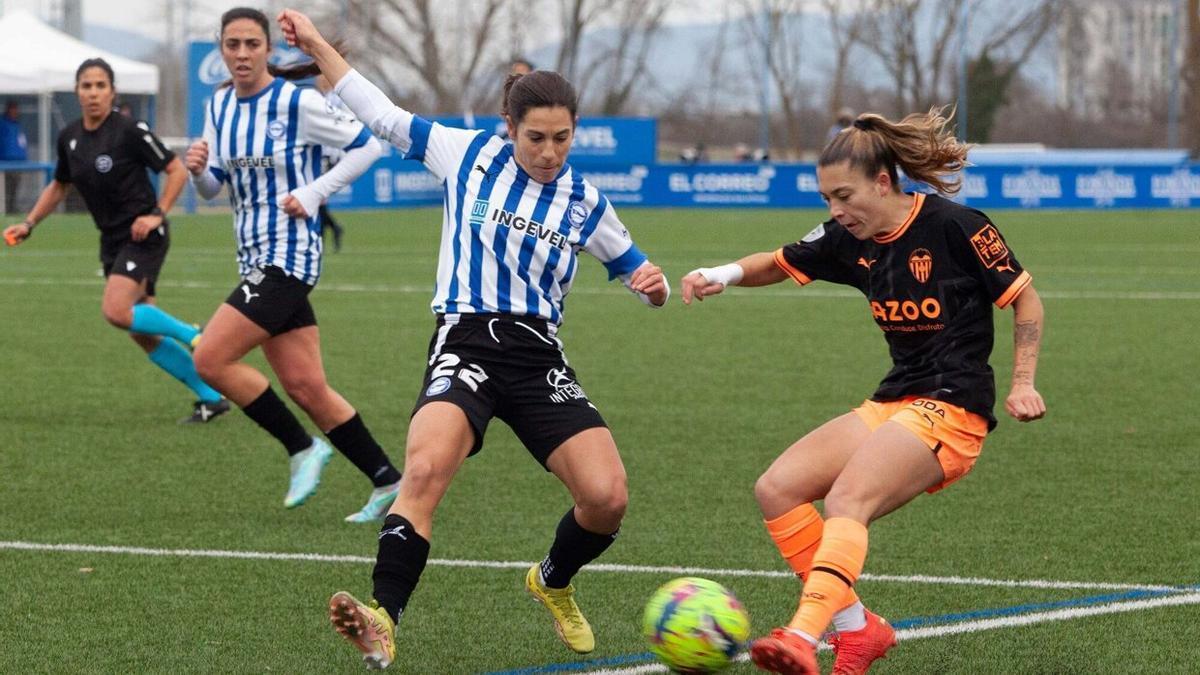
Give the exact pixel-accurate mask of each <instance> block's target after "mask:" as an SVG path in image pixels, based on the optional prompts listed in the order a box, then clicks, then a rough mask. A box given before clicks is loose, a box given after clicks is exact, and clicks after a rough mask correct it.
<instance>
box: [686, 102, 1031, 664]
mask: <svg viewBox="0 0 1200 675" xmlns="http://www.w3.org/2000/svg"><path fill="white" fill-rule="evenodd" d="M947 123H948V120H947V119H946V118H944V117H942V116H941V114H940V111H937V110H934V111H930V112H929V113H926V114H916V115H909V116H908V117H906V118H904V119H903V120H902V121H900V122H892V121H889V120H887V119H884V118H883V117H880V116H879V115H873V114H864V115H860V116H859V117H858V118H857V120H855V122H854V123H853V125H852V126H851V127H849V128H847V129H846V130H845V131H843V132H842V133H840V134H838V135H837V136H836V137H834V139H833V140H832V141H830V143H829V145H827V146H826V147H825V149H824V151H822V153H821V157H820V159H819V160H818V165H817V181H818V185H819V187H820V191H821V196H822V197H823V198H824V199H825V200H826V201H827V202H828V204H829V211H830V215H831V216H832V218H831V219H830V220H829V221H827V222H825V223H823V224H821V225H818V226H817V228H816V229H814V230H813V231H812V232H809V233H808V234H807V235H806V236H805V237H804V238H803V239H801V240H800V241H798V242H796V243H794V244H788V245H786V246H784V247H783V248H781V249H779V250H777V251H775V252H773V253H770V252H767V253H756V254H753V255H750V256H747V257H745V258H742V259H741V260H739V261H737V262H735V263H730V264H727V265H722V266H720V267H716V268H701V269H698V270H695V271H693V272H691V273H689V274H688V275H687V276H685V277H684V278H683V301H684V303H686V304H690V303H691V301H692V299H693V298H695V299H697V300H703V299H704V298H705V297H706V296H710V295H715V294H717V293H720V292H721V291H722V290H724V288H725V287H726V286H729V285H739V286H765V285H767V284H773V283H777V282H780V281H783V280H784V279H787V278H788V277H791V278H792V279H794V280H795V281H796V282H797V283H799V284H801V285H805V284H808V283H810V282H812V281H813V280H816V279H824V280H826V281H831V282H834V283H839V284H846V285H849V286H854V287H855V288H858V289H859V290H860V291H862V292H863V294H864V295H866V296H867V300H868V302H869V305H870V308H871V314H872V316H873V317H874V318H875V322H876V323H877V324H878V325H879V327H880V328H881V329H882V330H883V332H884V338H885V339H886V340H887V343H888V348H889V350H890V352H891V356H892V362H893V367H892V369H891V371H890V372H889V373H888V374H887V376H886V377H885V378H884V379H883V382H882V383H881V384H880V386H879V388H878V389H877V390H876V391H875V393H874V394H872V395H871V397H870V398H869V399H868V400H866V401H864V402H863V404H862V405H861V406H859V407H858V408H855V409H854V411H853V412H850V413H846V414H844V415H842V416H840V417H837V418H835V419H833V420H830V421H829V422H826V423H825V424H823V425H821V426H820V427H818V428H817V429H815V430H813V431H812V432H810V433H809V434H808V435H807V436H805V437H804V438H801V439H800V440H798V441H796V442H795V443H794V444H793V445H792V446H791V447H789V448H788V449H787V450H786V451H784V453H783V454H782V455H780V456H779V457H778V458H777V459H776V460H775V462H774V463H773V464H772V465H771V467H770V468H768V469H767V471H766V473H764V474H763V475H762V476H761V477H760V478H759V479H758V482H757V483H756V484H755V486H754V491H755V496H756V497H757V499H758V503H759V506H760V507H761V509H762V513H763V516H764V519H765V522H766V526H767V531H768V532H769V533H770V535H771V537H772V539H774V540H775V543H776V545H777V546H778V547H779V550H780V552H781V553H782V555H783V557H784V558H786V559H787V561H788V563H789V565H790V566H791V568H792V569H793V570H794V571H795V572H796V574H797V575H799V576H800V578H801V579H803V581H804V591H803V595H802V596H801V601H800V608H799V610H798V611H797V612H796V615H795V617H794V618H793V619H792V621H791V623H790V624H789V625H788V626H787V627H785V628H779V629H776V630H775V631H773V632H772V633H771V634H770V635H769V636H767V637H764V638H761V639H759V640H756V641H755V642H754V643H753V644H752V645H751V648H750V657H751V660H753V661H754V663H755V664H756V665H757V666H758V667H759V668H762V669H764V670H768V671H771V672H775V673H788V674H801V673H803V674H809V673H817V672H818V670H817V660H816V646H817V641H818V639H819V638H820V637H821V634H822V633H823V632H824V631H825V628H826V626H827V625H828V624H829V623H830V620H831V619H832V621H833V624H834V637H833V638H832V639H831V642H832V643H833V645H834V650H835V652H836V660H835V663H834V672H835V673H846V674H850V673H864V672H866V671H867V669H868V667H870V665H871V663H872V662H873V661H875V660H876V659H878V658H881V657H883V655H884V654H885V653H886V652H887V650H888V649H890V648H891V647H892V646H893V645H894V644H895V633H894V631H893V630H892V628H891V627H890V626H889V625H888V624H887V622H886V621H884V620H883V619H881V618H880V617H878V616H877V615H875V614H872V613H871V612H868V611H866V610H865V608H864V607H863V605H862V603H861V602H859V600H858V597H857V596H856V595H855V592H854V589H853V585H854V582H855V580H856V579H857V578H858V575H859V574H860V573H861V572H862V567H863V561H864V560H865V559H866V555H867V526H868V525H870V524H871V522H872V521H874V520H876V519H878V518H881V517H883V516H885V515H887V514H888V513H890V512H892V511H894V510H896V509H897V508H899V507H901V506H903V505H904V504H906V503H908V502H909V501H911V500H912V499H913V498H915V497H916V496H917V495H919V494H920V493H921V492H922V491H925V492H930V493H932V492H936V491H938V490H941V489H942V488H945V487H946V486H947V485H950V484H951V483H953V482H954V481H956V480H958V479H960V478H962V477H963V476H964V475H965V474H966V473H967V472H968V471H970V469H971V466H972V465H973V464H974V463H975V460H976V458H977V457H978V456H979V452H980V449H981V448H982V445H983V439H984V437H985V436H986V435H987V434H988V432H989V431H990V430H991V429H992V428H994V427H995V426H996V419H995V417H993V416H992V406H993V404H994V402H995V389H996V385H995V381H994V378H993V375H992V369H991V366H989V365H988V358H989V356H990V355H991V351H992V342H993V327H992V310H991V307H990V305H992V304H995V305H996V306H997V307H1000V308H1004V307H1008V306H1010V305H1011V306H1012V308H1013V310H1014V312H1015V319H1014V321H1015V326H1014V343H1015V345H1014V357H1013V362H1014V363H1013V378H1012V390H1011V391H1010V392H1009V394H1008V397H1007V399H1006V401H1005V408H1006V409H1007V411H1008V413H1009V414H1010V415H1012V416H1013V417H1014V418H1016V419H1017V420H1020V421H1022V422H1028V421H1031V420H1036V419H1039V418H1041V417H1042V416H1043V415H1044V414H1045V413H1046V406H1045V403H1044V402H1043V401H1042V397H1041V395H1040V394H1038V392H1037V390H1036V389H1034V371H1035V370H1036V367H1037V356H1038V346H1039V344H1040V341H1041V334H1042V317H1043V313H1042V303H1041V300H1040V299H1039V298H1038V294H1037V292H1036V291H1035V290H1034V288H1033V285H1032V283H1031V278H1030V275H1029V273H1028V272H1026V271H1025V270H1024V269H1022V267H1021V265H1020V263H1018V262H1017V259H1016V257H1015V256H1014V255H1013V253H1012V251H1011V250H1010V249H1009V248H1008V245H1007V243H1005V241H1004V238H1003V237H1002V236H1001V235H1000V232H999V231H998V230H997V229H996V226H995V225H993V224H992V223H991V221H990V220H989V219H988V217H987V216H985V215H984V214H983V213H981V212H979V211H976V210H974V209H970V208H967V207H965V206H960V205H958V204H955V203H953V202H951V201H949V200H947V199H944V198H942V197H939V196H937V195H925V194H917V193H905V192H902V191H901V190H900V188H899V181H898V169H903V170H904V173H905V174H907V175H908V176H909V177H910V178H912V179H914V180H918V181H924V182H925V183H927V184H929V185H931V186H932V187H934V188H936V189H937V190H938V191H939V192H940V193H953V192H955V191H957V189H958V184H957V183H956V182H953V181H952V180H951V179H949V178H948V176H949V175H950V174H953V173H955V172H957V171H960V170H961V169H962V168H963V166H964V165H965V163H966V157H967V150H968V146H966V145H963V144H961V143H959V142H958V141H957V140H955V139H954V137H953V136H952V135H951V134H950V133H949V132H947V131H946V126H947ZM818 499H824V500H825V504H824V506H825V520H822V517H821V514H819V513H818V512H817V510H816V509H815V508H814V507H813V505H812V502H813V501H815V500H818Z"/></svg>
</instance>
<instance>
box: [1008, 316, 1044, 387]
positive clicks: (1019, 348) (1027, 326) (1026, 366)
mask: <svg viewBox="0 0 1200 675" xmlns="http://www.w3.org/2000/svg"><path fill="white" fill-rule="evenodd" d="M1041 338H1042V335H1041V329H1040V328H1039V327H1038V323H1037V322H1036V321H1018V322H1017V323H1016V325H1015V326H1014V327H1013V348H1014V349H1013V383H1014V384H1017V383H1021V384H1033V373H1034V369H1035V368H1037V356H1038V345H1039V344H1040V342H1041Z"/></svg>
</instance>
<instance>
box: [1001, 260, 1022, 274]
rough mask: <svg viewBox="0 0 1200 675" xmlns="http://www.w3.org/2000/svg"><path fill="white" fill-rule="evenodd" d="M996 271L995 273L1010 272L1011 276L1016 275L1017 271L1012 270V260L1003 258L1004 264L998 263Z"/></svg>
mask: <svg viewBox="0 0 1200 675" xmlns="http://www.w3.org/2000/svg"><path fill="white" fill-rule="evenodd" d="M996 271H997V272H1011V273H1013V274H1016V273H1017V271H1016V270H1015V269H1013V266H1012V258H1005V259H1004V262H1002V263H1000V264H999V265H996Z"/></svg>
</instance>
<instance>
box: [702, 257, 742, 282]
mask: <svg viewBox="0 0 1200 675" xmlns="http://www.w3.org/2000/svg"><path fill="white" fill-rule="evenodd" d="M744 273H745V270H743V269H742V266H741V265H739V264H737V263H729V264H727V265H721V266H720V267H701V268H700V269H696V270H692V271H691V272H690V274H699V275H701V276H703V277H704V278H705V279H708V281H709V283H713V284H724V285H725V286H736V285H737V284H738V282H739V281H741V280H742V275H743V274H744Z"/></svg>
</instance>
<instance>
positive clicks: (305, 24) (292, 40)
mask: <svg viewBox="0 0 1200 675" xmlns="http://www.w3.org/2000/svg"><path fill="white" fill-rule="evenodd" d="M275 20H276V21H278V22H279V30H280V31H282V32H283V39H284V40H287V43H288V45H290V46H292V47H296V48H297V49H299V50H300V51H302V52H304V53H305V54H308V55H309V56H312V55H313V50H314V49H315V48H316V47H317V46H318V45H320V44H322V43H324V42H325V38H323V37H321V32H320V31H318V30H317V27H316V26H314V25H313V22H312V19H309V18H308V17H307V16H305V15H304V14H303V13H302V12H298V11H296V10H294V9H285V10H283V11H282V12H280V13H279V16H277V17H275Z"/></svg>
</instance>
